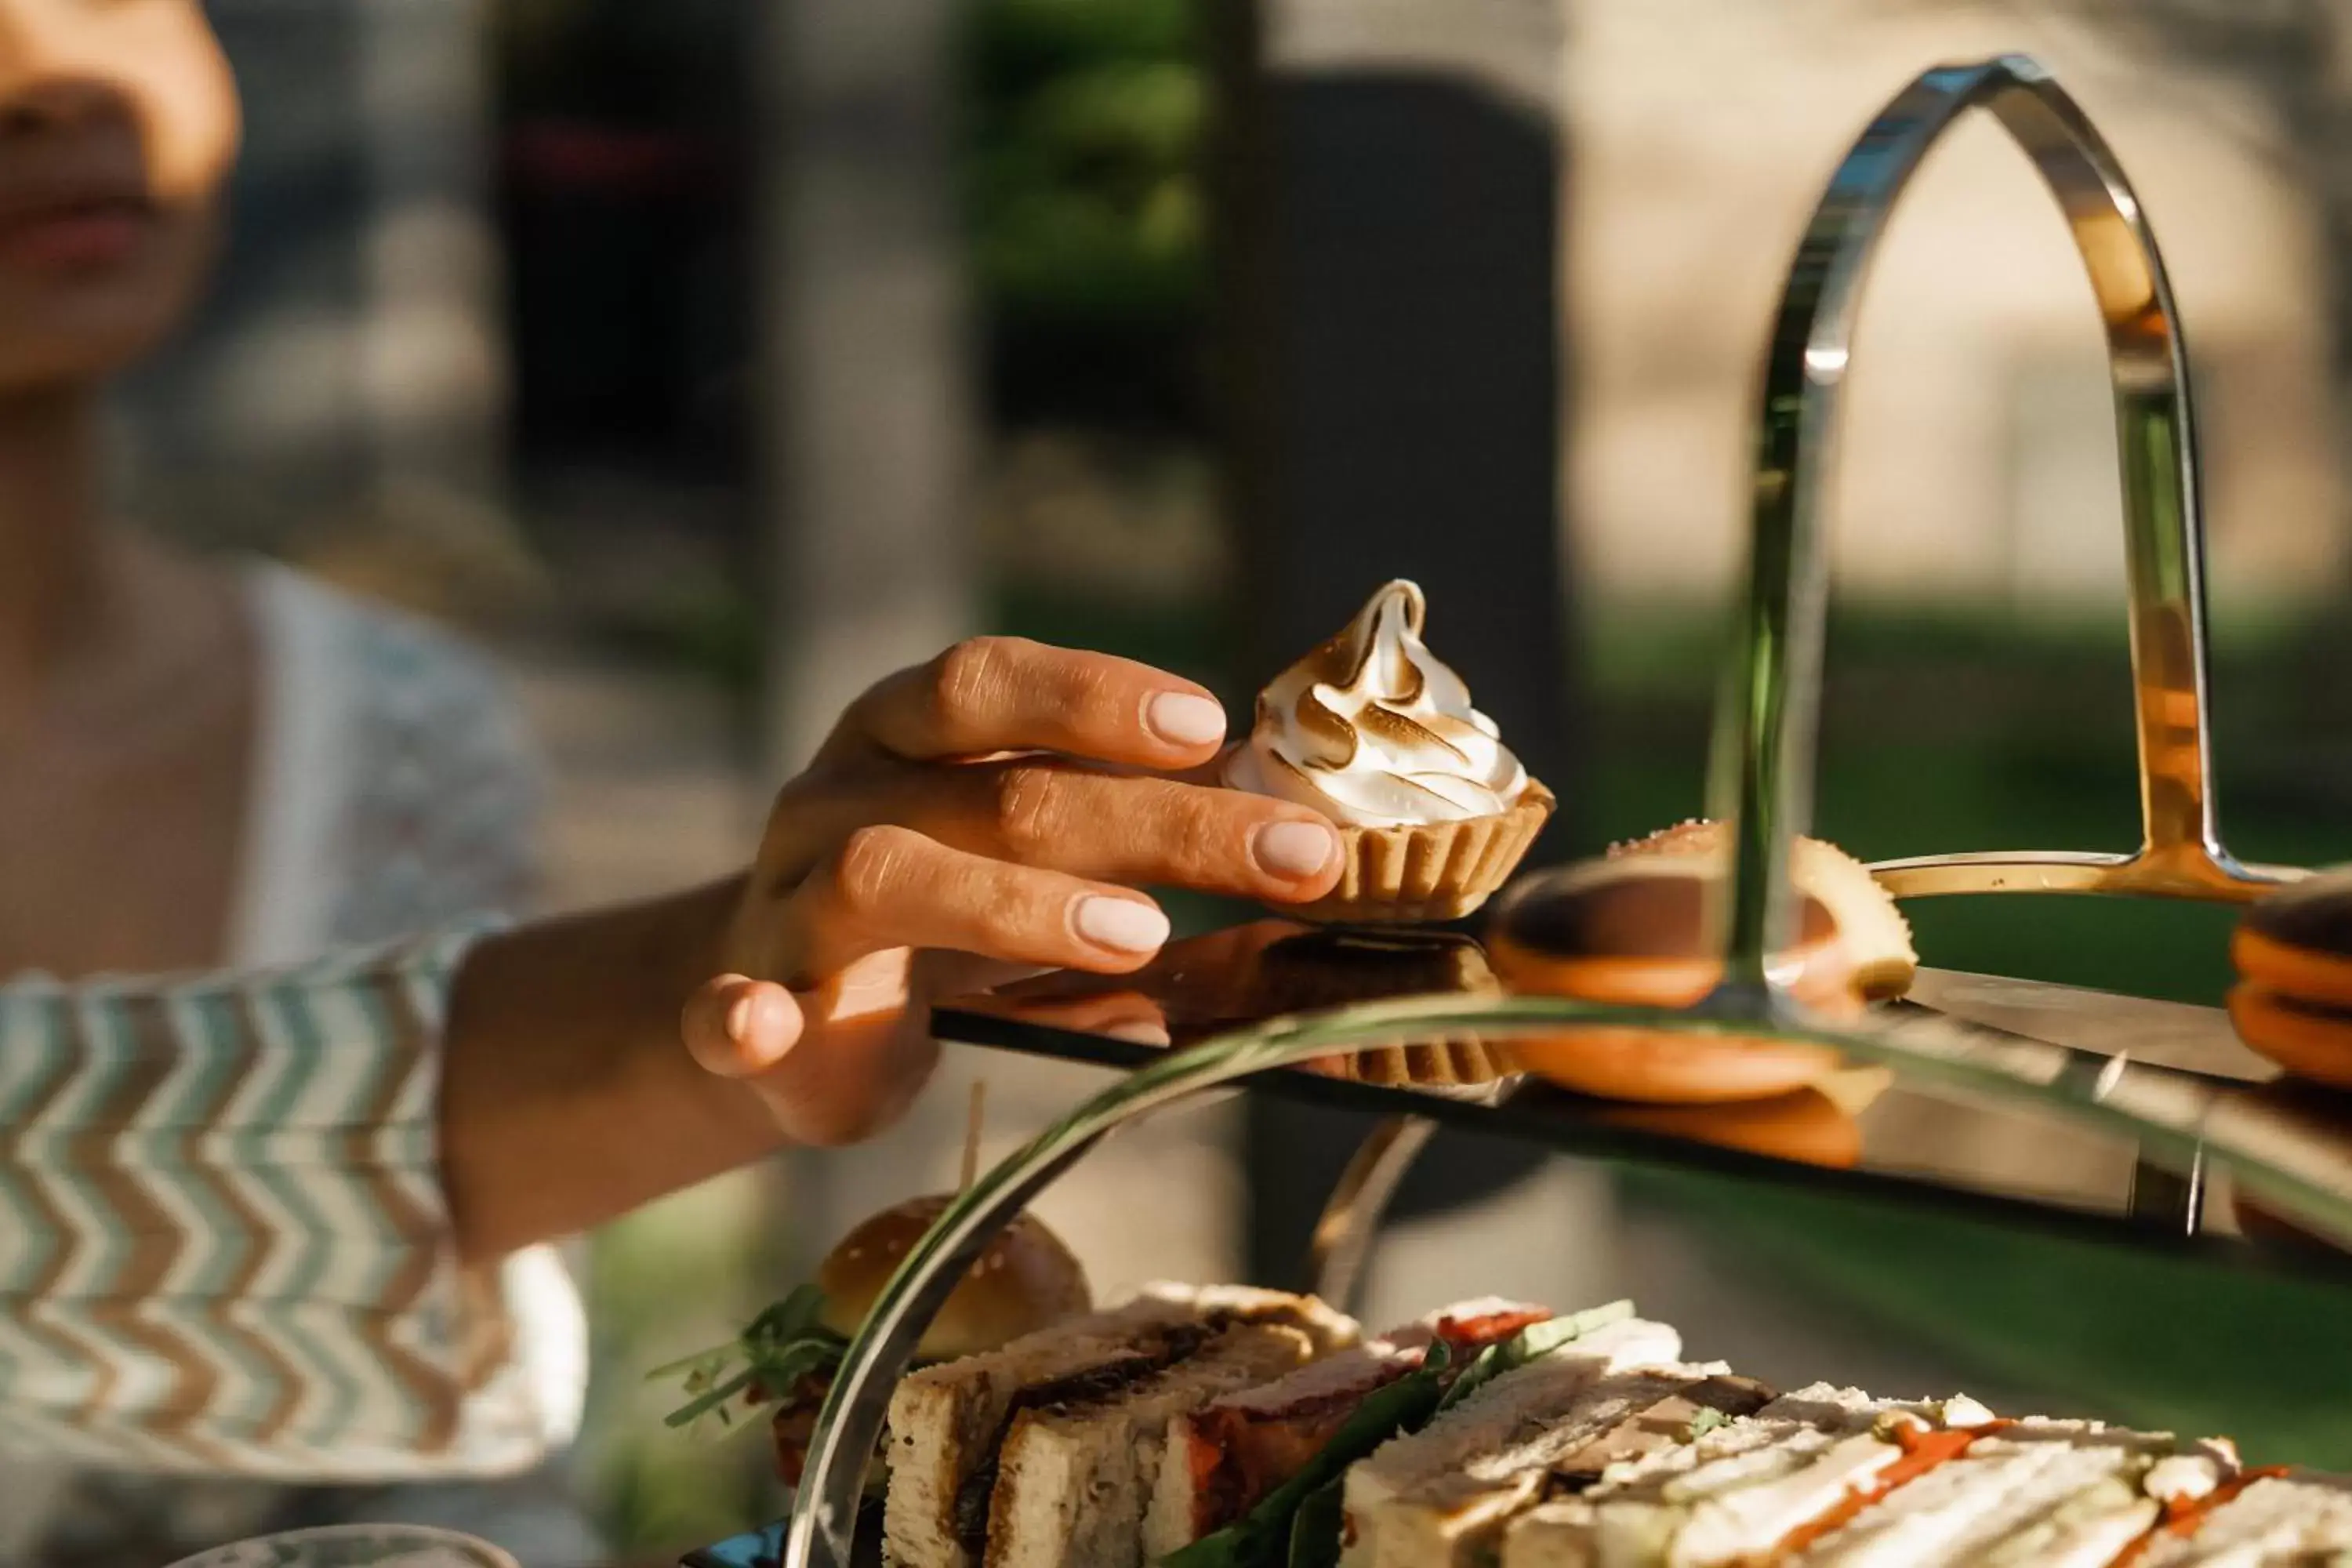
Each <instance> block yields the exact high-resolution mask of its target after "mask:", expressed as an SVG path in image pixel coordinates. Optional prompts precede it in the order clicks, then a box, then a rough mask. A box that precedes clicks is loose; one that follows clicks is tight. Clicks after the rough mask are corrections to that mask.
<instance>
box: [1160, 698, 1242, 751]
mask: <svg viewBox="0 0 2352 1568" xmlns="http://www.w3.org/2000/svg"><path fill="white" fill-rule="evenodd" d="M1143 727H1144V728H1145V729H1146V730H1148V731H1150V732H1151V734H1152V737H1153V738H1154V739H1156V740H1158V741H1159V742H1160V743H1161V744H1162V745H1165V746H1168V747H1170V748H1171V749H1173V750H1175V751H1177V752H1181V753H1183V754H1184V755H1186V756H1188V757H1197V756H1200V755H1201V754H1202V753H1203V752H1207V753H1211V754H1213V753H1214V752H1215V751H1216V749H1217V748H1219V747H1221V746H1223V744H1224V740H1225V728H1226V723H1225V710H1224V706H1223V704H1222V703H1220V702H1219V701H1218V700H1216V699H1215V698H1213V697H1212V696H1210V695H1209V694H1208V693H1207V692H1205V691H1199V690H1181V689H1178V690H1166V691H1158V692H1154V693H1153V694H1152V695H1151V696H1150V697H1149V698H1147V699H1146V700H1144V704H1143Z"/></svg>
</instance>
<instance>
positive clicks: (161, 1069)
mask: <svg viewBox="0 0 2352 1568" xmlns="http://www.w3.org/2000/svg"><path fill="white" fill-rule="evenodd" d="M478 934H479V928H478V927H475V928H468V929H461V930H457V931H446V932H443V933H440V934H437V935H435V936H431V937H427V938H423V939H418V940H414V941H410V942H402V943H397V944H393V945H388V946H383V947H379V948H376V949H373V950H370V951H363V952H359V953H357V954H352V955H343V956H338V957H335V958H331V959H327V960H323V961H320V962H316V963H308V964H304V965H299V966H296V967H292V968H289V969H285V970H281V971H278V972H276V973H269V974H266V975H262V976H259V977H255V976H250V975H247V976H241V977H239V978H238V979H236V981H234V982H230V981H224V980H221V979H217V978H213V977H205V978H203V979H191V980H188V981H186V982H184V983H173V982H169V981H166V982H161V983H158V982H153V981H142V982H138V983H135V984H134V983H131V982H123V983H121V984H110V983H108V982H103V981H101V982H98V983H94V984H77V985H75V986H73V987H71V988H70V989H68V988H67V987H64V986H62V985H59V984H56V983H54V982H51V981H47V980H44V979H40V978H34V979H30V980H26V981H19V982H16V983H13V984H8V985H5V986H0V1447H18V1446H22V1445H30V1446H32V1447H34V1448H36V1449H37V1450H38V1451H43V1452H46V1453H48V1454H52V1455H55V1456H58V1457H60V1458H68V1459H78V1460H87V1461H90V1462H93V1463H97V1464H100V1465H105V1466H110V1467H125V1466H127V1467H131V1468H139V1469H145V1470H157V1471H166V1472H185V1473H195V1472H204V1473H210V1474H221V1473H232V1474H242V1475H246V1476H264V1477H278V1478H284V1479H339V1478H344V1477H351V1476H366V1477H370V1478H373V1479H405V1478H417V1477H424V1476H429V1475H440V1474H450V1473H464V1474H483V1473H488V1472H495V1471H499V1470H504V1469H509V1468H516V1467H518V1466H520V1465H523V1464H526V1463H528V1462H530V1460H531V1459H533V1458H536V1457H537V1456H538V1454H539V1453H540V1452H541V1450H542V1449H543V1447H544V1446H545V1443H546V1441H547V1432H546V1425H547V1424H546V1422H545V1420H544V1419H543V1416H544V1412H543V1411H542V1410H541V1408H540V1405H541V1401H540V1399H539V1398H538V1396H537V1394H536V1393H535V1391H534V1390H533V1389H532V1387H531V1386H530V1378H529V1377H528V1376H527V1375H526V1374H525V1373H523V1372H522V1371H521V1370H520V1368H519V1367H518V1366H517V1365H516V1364H515V1357H514V1355H513V1353H512V1352H514V1349H515V1345H514V1334H513V1331H512V1329H511V1326H510V1321H509V1315H508V1313H507V1311H506V1310H505V1308H504V1305H503V1304H502V1302H501V1300H499V1290H498V1287H497V1284H496V1282H495V1280H494V1279H492V1278H490V1277H488V1276H483V1277H478V1278H477V1277H474V1276H470V1275H468V1274H467V1273H466V1272H464V1271H462V1270H461V1269H460V1268H458V1267H457V1260H456V1258H455V1255H454V1253H453V1251H452V1249H451V1246H450V1229H449V1223H448V1215H447V1211H446V1205H445V1204H444V1202H443V1198H442V1194H441V1190H440V1186H439V1182H438V1176H437V1171H436V1163H437V1150H436V1127H435V1104H436V1097H437V1093H438V1086H439V1066H440V1053H439V1046H440V1039H441V1030H442V1024H443V1020H444V1017H445V1015H446V1006H447V1000H448V994H449V987H450V983H451V979H452V977H453V975H454V973H455V972H456V968H457V963H458V961H459V959H460V958H461V957H462V955H463V953H464V952H465V950H466V948H467V945H468V944H469V943H470V942H472V941H473V940H474V939H475V938H476V937H477V936H478Z"/></svg>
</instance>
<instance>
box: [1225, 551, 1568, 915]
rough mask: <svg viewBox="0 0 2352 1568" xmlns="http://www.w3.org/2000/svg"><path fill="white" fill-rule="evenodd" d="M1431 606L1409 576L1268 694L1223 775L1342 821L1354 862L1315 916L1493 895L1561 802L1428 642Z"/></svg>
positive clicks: (1436, 907) (1464, 905) (1346, 854)
mask: <svg viewBox="0 0 2352 1568" xmlns="http://www.w3.org/2000/svg"><path fill="white" fill-rule="evenodd" d="M1427 612H1428V607H1427V604H1426V602H1425V601H1424V600H1423V597H1422V593H1421V590H1420V588H1418V587H1416V586H1415V585H1414V584H1411V583H1407V582H1403V581H1398V582H1394V583H1391V584H1388V585H1387V586H1386V587H1384V588H1382V589H1381V590H1380V592H1378V593H1376V594H1374V595H1372V597H1371V601H1370V603H1369V604H1367V605H1365V606H1364V607H1363V609H1362V610H1361V611H1360V612H1359V613H1358V614H1357V616H1356V618H1355V619H1354V620H1353V621H1352V622H1350V623H1349V626H1348V627H1347V629H1346V630H1344V631H1342V632H1340V634H1339V636H1338V637H1333V638H1332V639H1331V640H1330V641H1328V642H1327V643H1325V644H1324V645H1323V646H1322V647H1318V648H1317V649H1316V650H1315V651H1314V652H1313V653H1310V654H1308V655H1307V657H1306V658H1303V659H1301V660H1299V662H1298V663H1297V664H1295V665H1293V666H1292V667H1291V668H1289V669H1287V670H1285V671H1284V672H1283V673H1282V674H1281V675H1280V676H1279V677H1277V678H1276V679H1275V681H1274V683H1273V684H1272V685H1270V686H1268V687H1267V688H1266V689H1265V691H1264V692H1262V693H1260V694H1259V697H1258V700H1257V720H1256V723H1255V727H1254V728H1253V730H1252V731H1251V734H1250V738H1249V740H1248V742H1246V743H1244V745H1242V746H1241V747H1239V748H1238V749H1236V750H1235V751H1234V752H1233V753H1232V755H1231V756H1229V757H1228V758H1227V759H1226V762H1225V768H1224V782H1225V783H1226V784H1228V785H1230V786H1231V787H1233V788H1234V789H1239V790H1245V791H1248V792H1250V793H1251V794H1254V795H1273V796H1276V798H1279V799H1282V800H1288V801H1295V802H1297V803H1298V804H1299V805H1309V806H1313V807H1314V808H1315V809H1316V810H1318V811H1320V812H1321V813H1323V814H1324V815H1325V816H1328V817H1329V818H1330V819H1331V820H1332V821H1333V822H1334V823H1336V824H1337V825H1338V826H1339V838H1340V847H1341V851H1342V857H1343V860H1344V863H1345V866H1346V869H1345V871H1344V872H1342V874H1341V876H1340V879H1339V886H1338V887H1336V888H1334V889H1332V890H1331V891H1330V892H1329V893H1328V895H1326V896H1325V897H1323V898H1322V899H1319V900H1317V901H1316V902H1314V903H1312V904H1308V905H1305V906H1303V907H1299V908H1296V909H1286V910H1285V911H1284V912H1285V913H1286V914H1292V915H1297V916H1300V917H1303V918H1305V919H1307V920H1319V921H1367V922H1372V921H1444V920H1455V919H1458V918H1460V917H1461V916H1463V915H1466V914H1468V913H1470V912H1471V911H1472V910H1475V909H1476V908H1478V906H1479V905H1481V904H1483V903H1485V902H1486V900H1487V899H1488V898H1489V897H1491V896H1492V895H1493V893H1494V892H1495V890H1496V889H1497V888H1499V887H1501V886H1502V885H1503V881H1504V879H1506V878H1507V877H1508V876H1509V875H1510V874H1511V872H1512V870H1513V869H1514V868H1517V865H1518V863H1519V860H1520V858H1522V857H1523V856H1525V855H1526V854H1527V852H1528V846H1530V845H1531V844H1533V843H1534V842H1535V837H1536V835H1537V834H1538V832H1540V831H1541V830H1542V828H1543V825H1544V822H1545V820H1546V819H1547V818H1548V817H1549V816H1550V815H1551V811H1552V806H1553V805H1554V802H1553V799H1552V794H1551V792H1550V791H1549V790H1548V789H1546V788H1545V787H1544V786H1543V785H1542V784H1538V783H1537V782H1536V781H1535V780H1534V779H1532V778H1529V777H1528V773H1527V770H1526V769H1525V768H1524V767H1522V766H1521V765H1520V763H1519V760H1518V759H1517V757H1515V756H1513V755H1512V754H1511V752H1510V749H1509V748H1508V747H1507V746H1505V745H1504V744H1503V742H1502V739H1501V735H1500V731H1498V730H1497V729H1496V725H1495V721H1493V720H1491V719H1489V718H1487V717H1486V715H1485V714H1484V713H1481V712H1479V711H1478V710H1477V709H1475V707H1473V706H1471V702H1470V689H1469V687H1468V686H1466V685H1465V684H1464V682H1463V680H1462V678H1461V677H1460V676H1458V675H1456V674H1455V673H1454V671H1453V670H1452V669H1450V668H1447V667H1446V666H1445V665H1444V664H1443V663H1441V662H1439V660H1438V659H1437V658H1435V657H1434V656H1433V655H1432V654H1431V653H1430V651H1429V648H1428V647H1427V646H1426V645H1425V644H1423V641H1422V626H1423V620H1424V618H1425V617H1426V616H1427Z"/></svg>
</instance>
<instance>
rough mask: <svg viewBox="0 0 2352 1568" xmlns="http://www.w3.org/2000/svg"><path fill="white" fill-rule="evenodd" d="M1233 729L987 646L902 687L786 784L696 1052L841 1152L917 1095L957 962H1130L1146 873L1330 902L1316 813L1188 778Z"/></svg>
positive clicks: (1143, 950)
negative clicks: (926, 1019) (931, 1027)
mask: <svg viewBox="0 0 2352 1568" xmlns="http://www.w3.org/2000/svg"><path fill="white" fill-rule="evenodd" d="M1224 736H1225V716H1224V713H1223V710H1222V709H1220V708H1219V707H1218V705H1217V703H1216V701H1215V700H1214V699H1213V698H1212V697H1210V696H1209V694H1208V693H1207V692H1206V691H1204V690H1203V689H1201V688H1200V687H1198V686H1196V685H1194V684H1193V683H1192V682H1191V681H1187V680H1182V679H1178V678H1177V677H1175V676H1171V675H1168V674H1165V673H1163V672H1161V671H1160V670H1156V669H1153V668H1150V667H1149V666H1146V665H1141V664H1137V663H1134V662H1132V661H1130V660H1128V659H1122V658H1112V657H1110V656H1108V655H1107V654H1098V653H1085V652H1078V651H1074V650H1070V649H1066V648H1055V647H1045V646H1043V645H1041V644H1038V643H1033V642H1026V641H1023V640H1021V639H1018V638H1011V637H982V638H977V639H975V640H973V641H971V642H966V643H961V644H958V645H957V646H956V647H952V648H950V649H949V650H948V651H947V652H945V653H943V654H941V655H940V657H939V658H935V659H932V660H931V661H929V663H927V664H924V665H921V666H919V667H917V668H912V669H908V670H904V671H901V672H900V673H898V674H897V675H894V676H892V677H890V678H889V679H887V680H885V681H883V682H882V683H881V684H879V685H877V686H876V687H875V688H873V689H871V690H870V691H868V692H866V695H865V696H863V697H862V698H860V699H859V700H857V701H856V703H855V704H853V705H852V707H851V708H850V710H849V711H848V712H847V713H846V714H845V716H844V717H843V719H842V721H841V723H840V725H839V726H838V727H837V728H836V729H835V731H834V732H833V734H832V736H831V737H830V738H829V739H828V740H827V741H826V742H825V744H824V747H823V748H822V749H821V750H820V751H819V752H818V754H817V757H816V760H815V762H814V763H812V764H811V766H810V767H809V769H808V771H807V772H805V773H802V774H801V775H800V776H799V777H798V778H795V779H794V780H793V781H792V782H791V783H790V784H786V785H785V786H784V788H783V790H782V792H781V793H780V795H778V797H777V800H776V805H775V809H774V810H773V811H772V813H771V814H770V816H769V819H768V826H767V832H766V835H765V837H764V839H763V841H762V843H761V848H760V855H759V859H758V861H757V863H756V865H755V866H754V868H753V869H752V872H751V876H750V878H749V879H748V880H747V881H746V882H745V883H744V885H743V889H742V892H741V895H740V899H739V900H738V901H737V903H736V906H735V908H734V910H733V911H732V914H731V916H730V919H729V921H728V922H727V926H726V930H725V931H724V934H723V936H722V938H721V942H720V953H719V959H720V963H721V965H722V967H723V968H724V969H725V970H726V971H727V972H728V973H724V974H723V975H721V976H720V977H719V979H716V980H713V981H711V982H710V983H709V984H707V985H705V986H703V987H702V988H701V989H700V990H699V991H698V993H697V994H695V996H694V998H693V1000H692V1001H691V1002H689V1004H688V1007H687V1010H686V1018H685V1030H686V1038H687V1042H688V1047H689V1048H690V1049H691V1051H692V1052H693V1054H694V1057H695V1059H696V1060H697V1061H698V1062H700V1063H701V1064H702V1065H703V1066H704V1067H705V1068H709V1070H711V1071H713V1072H716V1073H719V1074H721V1075H724V1076H727V1077H730V1078H738V1079H742V1080H744V1081H745V1082H746V1083H748V1084H749V1085H750V1086H751V1088H752V1089H754V1090H755V1091H756V1092H757V1093H758V1095H759V1096H760V1098H761V1100H763V1101H764V1102H765V1104H766V1106H767V1107H768V1109H769V1110H770V1111H771V1112H772V1113H773V1115H774V1116H775V1117H776V1119H777V1121H778V1122H779V1124H780V1125H781V1127H782V1130H783V1131H784V1133H785V1135H786V1136H788V1137H790V1138H792V1139H793V1140H794V1141H795V1142H808V1143H837V1142H846V1141H849V1140H852V1139H856V1138H859V1137H863V1136H865V1135H866V1134H867V1133H869V1132H871V1131H875V1130H876V1129H877V1128H878V1127H879V1126H881V1125H882V1124H884V1123H886V1122H887V1121H889V1120H890V1119H891V1118H892V1117H894V1116H896V1115H897V1114H898V1111H900V1110H903V1109H904V1107H905V1105H906V1103H907V1101H908V1100H909V1099H911V1098H912V1096H913V1094H914V1093H915V1092H916V1091H917V1090H918V1089H919V1088H920V1087H921V1084H922V1081H923V1079H924V1078H925V1076H926V1075H927V1073H928V1071H929V1066H930V1062H931V1059H932V1054H933V1049H934V1047H932V1045H931V1043H930V1041H929V1037H928V1035H927V1034H926V1032H925V1031H924V1030H923V1028H922V1022H923V1020H922V1016H921V1005H920V1004H922V1003H923V1002H924V1001H925V1000H926V998H927V997H928V996H929V995H931V994H938V992H939V990H940V987H941V984H943V982H944V980H945V976H946V975H947V974H949V973H960V974H961V984H963V985H964V987H965V988H969V987H970V985H971V984H972V983H973V974H972V970H971V965H970V963H969V962H968V960H970V959H972V958H977V959H982V960H988V961H994V962H997V963H1006V964H1015V965H1022V966H1028V967H1037V966H1052V967H1065V968H1076V969H1086V970H1092V971H1097V972H1099V973H1123V972H1126V971H1129V970H1132V969H1136V968H1139V967H1140V966H1141V965H1142V964H1144V963H1147V962H1148V961H1149V960H1150V957H1151V956H1152V954H1153V953H1155V952H1158V951H1159V948H1160V944H1161V942H1164V941H1166V940H1167V937H1168V931H1169V926H1168V920H1167V917H1166V916H1165V915H1164V914H1162V913H1161V912H1160V909H1159V907H1158V906H1157V905H1156V904H1154V903H1153V902H1152V901H1151V900H1150V898H1149V897H1147V896H1146V895H1144V894H1143V893H1140V892H1138V891H1136V890H1135V889H1136V887H1137V886H1139V885H1143V884H1152V885H1162V886H1171V887H1181V888H1191V889H1198V890H1201V891H1204V892H1212V893H1222V894H1228V895H1232V896H1235V897H1240V898H1246V899H1252V900H1261V901H1265V902H1271V903H1285V902H1293V901H1305V900H1312V899H1315V898H1318V897H1320V896H1321V895H1322V894H1323V893H1325V892H1327V891H1328V890H1329V889H1330V888H1331V886H1332V884H1333V883H1334V882H1335V881H1336V880H1337V879H1338V876H1339V838H1338V835H1337V834H1336V833H1335V832H1334V831H1333V829H1332V827H1331V825H1330V824H1329V823H1328V821H1327V820H1326V819H1324V818H1323V817H1321V816H1318V815H1317V814H1316V813H1315V812H1313V811H1311V810H1308V809H1307V808H1305V807H1303V806H1297V805H1289V804H1287V803H1285V802H1282V801H1278V800H1273V799H1269V798H1265V797H1263V796H1258V795H1244V794H1241V793H1239V792H1236V791H1233V790H1226V789H1220V788H1216V787H1213V786H1211V785H1207V784H1197V783H1192V782H1189V781H1188V780H1187V779H1186V778H1184V777H1182V776H1180V775H1183V774H1187V773H1195V772H1196V771H1197V770H1200V769H1201V768H1202V767H1203V766H1204V765H1205V764H1206V763H1210V762H1211V761H1213V759H1214V758H1215V756H1216V755H1217V752H1218V751H1219V749H1220V747H1221V745H1222V743H1223V740H1224ZM958 957H960V958H961V959H963V960H966V961H967V962H964V963H956V962H953V961H952V960H953V959H954V958H958Z"/></svg>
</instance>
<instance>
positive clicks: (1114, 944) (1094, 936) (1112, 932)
mask: <svg viewBox="0 0 2352 1568" xmlns="http://www.w3.org/2000/svg"><path fill="white" fill-rule="evenodd" d="M1075 923H1076V926H1077V928H1078V934H1079V935H1080V936H1082V937H1084V938H1086V939H1087V941H1088V942H1093V943H1094V944H1095V945H1096V946H1097V947H1108V948H1112V949H1114V950H1116V951H1118V952H1156V951H1157V950H1158V949H1159V947H1160V943H1161V942H1166V941H1167V940H1168V917H1167V916H1166V915H1163V914H1161V913H1160V910H1158V908H1157V907H1155V906H1153V905H1151V904H1147V903H1144V902H1142V901H1140V900H1136V899H1102V898H1094V899H1080V900H1078V910H1077V914H1076V917H1075Z"/></svg>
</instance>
